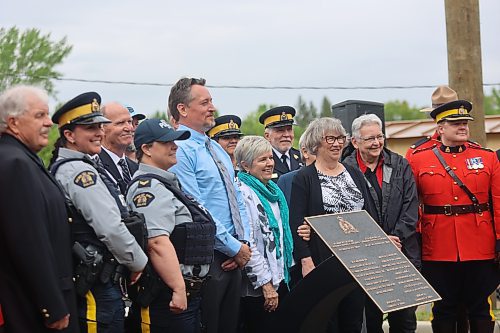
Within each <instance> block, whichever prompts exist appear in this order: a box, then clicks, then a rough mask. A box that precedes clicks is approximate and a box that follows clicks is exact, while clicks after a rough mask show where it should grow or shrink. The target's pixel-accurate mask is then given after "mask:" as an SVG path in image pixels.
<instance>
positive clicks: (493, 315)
mask: <svg viewBox="0 0 500 333" xmlns="http://www.w3.org/2000/svg"><path fill="white" fill-rule="evenodd" d="M488 304H489V305H490V317H491V321H495V320H496V318H495V313H494V312H493V304H492V303H491V297H488ZM433 307H434V302H432V303H431V315H430V317H429V320H430V321H432V320H433V319H434V315H433V313H432V308H433Z"/></svg>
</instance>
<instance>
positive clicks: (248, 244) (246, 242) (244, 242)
mask: <svg viewBox="0 0 500 333" xmlns="http://www.w3.org/2000/svg"><path fill="white" fill-rule="evenodd" d="M240 242H241V243H243V244H245V245H247V246H250V242H249V241H247V240H240Z"/></svg>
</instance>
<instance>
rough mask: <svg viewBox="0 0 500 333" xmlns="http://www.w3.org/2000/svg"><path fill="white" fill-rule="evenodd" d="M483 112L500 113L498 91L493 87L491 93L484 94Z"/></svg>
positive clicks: (499, 93)
mask: <svg viewBox="0 0 500 333" xmlns="http://www.w3.org/2000/svg"><path fill="white" fill-rule="evenodd" d="M484 114H500V91H499V90H496V89H495V88H493V90H492V91H491V95H484Z"/></svg>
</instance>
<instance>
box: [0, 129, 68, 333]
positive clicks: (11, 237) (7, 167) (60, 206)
mask: <svg viewBox="0 0 500 333" xmlns="http://www.w3.org/2000/svg"><path fill="white" fill-rule="evenodd" d="M0 156H1V159H0V175H1V177H0V198H1V200H0V212H1V213H0V262H1V263H2V268H1V269H0V304H2V311H3V314H4V318H5V330H6V332H49V331H50V332H53V330H48V329H46V328H45V325H44V321H47V322H49V323H52V322H54V321H56V320H59V319H62V318H63V317H64V316H65V315H66V314H68V313H69V314H70V327H69V328H67V329H66V330H64V332H78V314H77V311H76V301H75V292H74V290H73V280H72V258H71V241H70V230H69V224H68V216H67V214H66V207H65V199H64V194H63V192H62V190H61V189H60V187H59V184H58V183H57V181H56V180H55V179H54V178H53V177H52V175H50V174H49V173H48V172H47V170H46V169H45V168H44V166H43V164H42V162H41V160H40V159H39V158H38V156H36V155H35V154H34V153H33V152H31V151H30V150H29V149H28V148H27V147H26V146H25V145H24V144H23V143H21V142H20V141H18V140H17V139H15V138H14V137H12V136H10V135H8V134H2V137H1V138H0Z"/></svg>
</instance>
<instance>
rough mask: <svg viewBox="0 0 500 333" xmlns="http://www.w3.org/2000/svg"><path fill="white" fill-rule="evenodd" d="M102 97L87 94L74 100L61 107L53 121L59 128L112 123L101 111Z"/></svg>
mask: <svg viewBox="0 0 500 333" xmlns="http://www.w3.org/2000/svg"><path fill="white" fill-rule="evenodd" d="M100 104H101V96H99V94H98V93H96V92H93V91H91V92H86V93H83V94H80V95H78V96H76V97H75V98H73V99H72V100H70V101H68V102H66V104H64V105H63V106H61V107H60V108H59V109H58V110H57V111H56V113H54V115H53V116H52V121H53V122H54V123H56V124H58V125H59V128H61V127H63V126H65V125H69V124H75V125H88V124H98V123H110V122H111V121H110V120H109V119H108V118H105V117H104V116H103V115H102V113H101V111H100V108H101V106H100Z"/></svg>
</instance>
